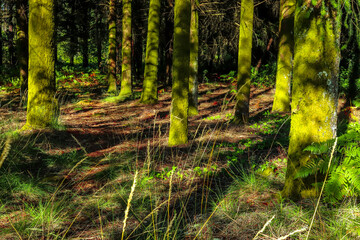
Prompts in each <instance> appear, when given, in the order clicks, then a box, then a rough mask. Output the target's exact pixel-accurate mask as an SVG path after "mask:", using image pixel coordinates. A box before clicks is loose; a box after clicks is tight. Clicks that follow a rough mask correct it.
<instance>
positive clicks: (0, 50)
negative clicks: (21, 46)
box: [0, 0, 3, 74]
mask: <svg viewBox="0 0 360 240" xmlns="http://www.w3.org/2000/svg"><path fill="white" fill-rule="evenodd" d="M2 4H3V1H1V0H0V6H2ZM2 23H3V9H2V8H0V67H2V65H3V38H2V35H3V31H2ZM1 70H2V68H0V74H1Z"/></svg>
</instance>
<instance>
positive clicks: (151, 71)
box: [140, 0, 161, 104]
mask: <svg viewBox="0 0 360 240" xmlns="http://www.w3.org/2000/svg"><path fill="white" fill-rule="evenodd" d="M160 7H161V3H160V0H150V8H149V20H148V33H147V43H146V57H145V72H144V83H143V92H142V95H141V99H140V102H141V103H145V104H154V103H157V102H158V93H157V74H158V65H159V60H158V58H159V53H158V52H159V29H160Z"/></svg>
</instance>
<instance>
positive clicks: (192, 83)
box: [188, 0, 199, 116]
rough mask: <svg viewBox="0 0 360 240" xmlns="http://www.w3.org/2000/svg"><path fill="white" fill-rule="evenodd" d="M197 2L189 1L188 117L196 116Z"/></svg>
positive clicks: (195, 0)
mask: <svg viewBox="0 0 360 240" xmlns="http://www.w3.org/2000/svg"><path fill="white" fill-rule="evenodd" d="M198 4H199V1H198V0H191V25H190V75H189V112H188V113H189V116H195V115H198V114H199V112H198V66H199V64H198V59H199V29H198V26H199V15H198V9H197V6H198Z"/></svg>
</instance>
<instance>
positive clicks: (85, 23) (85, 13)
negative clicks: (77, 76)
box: [81, 0, 90, 68]
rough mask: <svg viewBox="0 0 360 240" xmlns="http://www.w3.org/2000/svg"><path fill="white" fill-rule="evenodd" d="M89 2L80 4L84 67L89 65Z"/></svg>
mask: <svg viewBox="0 0 360 240" xmlns="http://www.w3.org/2000/svg"><path fill="white" fill-rule="evenodd" d="M89 11H90V2H89V1H88V0H87V1H83V2H82V5H81V17H82V20H81V39H82V49H81V51H82V56H83V62H82V66H83V67H84V68H86V67H88V66H89V37H90V35H89V32H90V14H89Z"/></svg>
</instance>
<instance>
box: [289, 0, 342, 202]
mask: <svg viewBox="0 0 360 240" xmlns="http://www.w3.org/2000/svg"><path fill="white" fill-rule="evenodd" d="M313 2H314V1H310V0H308V1H303V0H297V1H296V9H295V35H294V37H295V49H294V50H295V51H294V53H295V58H294V77H293V89H292V103H291V108H292V115H291V128H290V143H289V150H288V156H289V157H288V163H287V172H286V178H285V186H284V189H283V190H282V195H283V196H284V197H289V198H292V199H299V198H307V197H314V196H316V195H317V194H318V191H317V188H316V186H314V184H313V183H314V182H315V179H314V176H309V177H307V178H296V174H297V172H298V171H299V169H300V168H301V167H303V166H305V165H306V163H307V162H308V161H309V160H310V159H311V157H312V156H311V154H309V153H308V152H304V151H303V150H304V148H305V147H306V146H308V145H310V144H311V143H313V142H323V141H326V140H329V139H332V138H334V137H335V135H336V128H337V125H336V124H337V111H336V110H337V102H338V95H337V88H338V87H337V86H338V82H337V81H338V77H339V62H340V46H339V39H340V11H339V8H340V4H338V3H337V1H331V0H321V1H317V2H316V5H313ZM318 180H321V179H318Z"/></svg>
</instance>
